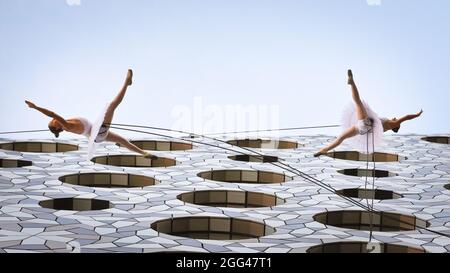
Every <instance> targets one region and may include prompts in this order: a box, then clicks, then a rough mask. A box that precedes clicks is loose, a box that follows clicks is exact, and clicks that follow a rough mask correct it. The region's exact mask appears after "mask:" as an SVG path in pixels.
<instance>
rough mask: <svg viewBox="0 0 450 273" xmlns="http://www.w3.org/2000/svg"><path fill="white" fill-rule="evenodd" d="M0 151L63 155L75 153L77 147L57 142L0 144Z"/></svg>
mask: <svg viewBox="0 0 450 273" xmlns="http://www.w3.org/2000/svg"><path fill="white" fill-rule="evenodd" d="M0 149H2V150H7V151H15V152H24V153H65V152H73V151H77V150H78V149H79V147H78V145H73V144H66V143H57V142H10V143H2V144H0Z"/></svg>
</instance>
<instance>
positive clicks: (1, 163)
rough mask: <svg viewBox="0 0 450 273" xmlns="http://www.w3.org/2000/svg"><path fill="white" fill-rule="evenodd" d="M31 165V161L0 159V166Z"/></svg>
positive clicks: (17, 166) (18, 166)
mask: <svg viewBox="0 0 450 273" xmlns="http://www.w3.org/2000/svg"><path fill="white" fill-rule="evenodd" d="M31 165H33V163H32V162H31V161H26V160H12V159H0V168H22V167H28V166H31Z"/></svg>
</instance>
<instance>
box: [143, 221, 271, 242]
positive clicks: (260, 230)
mask: <svg viewBox="0 0 450 273" xmlns="http://www.w3.org/2000/svg"><path fill="white" fill-rule="evenodd" d="M151 228H152V229H154V230H156V231H157V232H159V233H164V234H168V235H172V236H177V237H185V238H192V239H205V240H245V239H253V238H260V237H263V236H266V235H270V234H273V233H275V229H274V228H272V227H269V226H266V225H265V224H263V223H259V222H254V221H249V220H244V219H238V218H222V217H184V218H171V219H166V220H161V221H158V222H155V223H153V224H152V225H151Z"/></svg>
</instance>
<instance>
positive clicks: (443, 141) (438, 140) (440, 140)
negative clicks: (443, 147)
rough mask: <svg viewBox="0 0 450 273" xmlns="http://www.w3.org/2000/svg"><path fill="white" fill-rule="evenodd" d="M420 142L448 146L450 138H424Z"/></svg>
mask: <svg viewBox="0 0 450 273" xmlns="http://www.w3.org/2000/svg"><path fill="white" fill-rule="evenodd" d="M422 140H424V141H428V142H432V143H438V144H450V137H446V136H434V137H424V138H422Z"/></svg>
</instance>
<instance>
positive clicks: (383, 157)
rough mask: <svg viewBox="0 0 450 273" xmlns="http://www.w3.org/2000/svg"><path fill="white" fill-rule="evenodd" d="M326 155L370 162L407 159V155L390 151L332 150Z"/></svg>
mask: <svg viewBox="0 0 450 273" xmlns="http://www.w3.org/2000/svg"><path fill="white" fill-rule="evenodd" d="M326 156H328V157H331V158H335V159H344V160H353V161H369V162H397V161H400V160H405V159H407V158H406V157H402V156H399V155H396V154H389V153H374V154H363V153H360V152H355V151H348V152H345V151H342V152H331V153H328V154H326Z"/></svg>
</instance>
